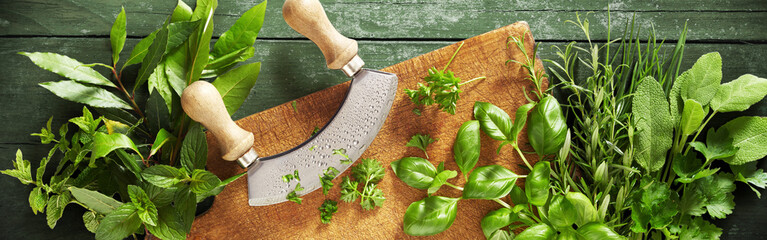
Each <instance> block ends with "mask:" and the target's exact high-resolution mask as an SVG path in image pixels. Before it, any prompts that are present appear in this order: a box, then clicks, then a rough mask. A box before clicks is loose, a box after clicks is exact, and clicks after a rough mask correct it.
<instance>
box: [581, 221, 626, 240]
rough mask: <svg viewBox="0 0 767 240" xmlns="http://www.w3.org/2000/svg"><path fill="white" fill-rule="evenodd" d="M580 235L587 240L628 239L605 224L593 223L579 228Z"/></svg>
mask: <svg viewBox="0 0 767 240" xmlns="http://www.w3.org/2000/svg"><path fill="white" fill-rule="evenodd" d="M578 235H579V236H580V237H582V238H583V239H586V240H606V239H614V240H620V239H626V237H623V236H621V235H620V234H618V233H616V232H615V231H613V229H612V228H610V227H608V226H607V225H605V224H604V223H600V222H592V223H588V224H586V225H583V226H581V227H579V228H578Z"/></svg>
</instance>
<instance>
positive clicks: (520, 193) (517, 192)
mask: <svg viewBox="0 0 767 240" xmlns="http://www.w3.org/2000/svg"><path fill="white" fill-rule="evenodd" d="M509 197H510V198H511V202H512V203H514V205H524V204H527V195H525V191H524V190H522V188H520V187H519V186H517V185H514V186H513V187H512V188H511V192H510V193H509Z"/></svg>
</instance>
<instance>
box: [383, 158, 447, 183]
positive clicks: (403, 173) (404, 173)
mask: <svg viewBox="0 0 767 240" xmlns="http://www.w3.org/2000/svg"><path fill="white" fill-rule="evenodd" d="M391 168H392V170H393V171H394V174H395V175H397V177H398V178H399V179H400V180H402V181H403V182H405V184H407V185H409V186H411V187H414V188H418V189H428V188H429V186H431V183H432V182H433V181H434V177H436V176H437V170H436V169H434V165H432V164H431V163H430V162H429V160H426V159H423V158H419V157H406V158H402V159H400V160H397V161H394V162H392V163H391Z"/></svg>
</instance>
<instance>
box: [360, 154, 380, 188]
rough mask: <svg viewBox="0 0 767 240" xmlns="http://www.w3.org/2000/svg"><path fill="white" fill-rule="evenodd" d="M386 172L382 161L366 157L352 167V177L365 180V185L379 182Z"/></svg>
mask: <svg viewBox="0 0 767 240" xmlns="http://www.w3.org/2000/svg"><path fill="white" fill-rule="evenodd" d="M385 174H386V173H385V172H384V168H383V165H381V162H379V161H378V160H375V159H372V158H364V159H362V162H360V164H357V165H355V166H354V167H352V177H354V179H356V180H357V181H360V182H361V181H365V185H367V184H371V183H378V182H379V181H381V179H383V177H384V175H385Z"/></svg>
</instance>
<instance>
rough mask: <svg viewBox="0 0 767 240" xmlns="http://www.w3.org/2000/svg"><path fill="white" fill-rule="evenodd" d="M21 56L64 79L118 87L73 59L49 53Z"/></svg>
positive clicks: (23, 53)
mask: <svg viewBox="0 0 767 240" xmlns="http://www.w3.org/2000/svg"><path fill="white" fill-rule="evenodd" d="M19 54H21V55H24V56H27V57H28V58H29V60H32V62H34V63H35V65H37V66H38V67H41V68H43V69H45V70H48V71H51V72H54V73H56V74H58V75H61V76H62V77H65V78H69V79H72V80H74V81H78V82H82V83H90V84H96V85H102V86H108V87H116V86H115V85H114V84H113V83H112V82H110V81H109V80H108V79H107V78H105V77H104V76H102V75H101V74H100V73H98V72H96V70H93V68H91V67H88V66H85V64H83V63H81V62H79V61H77V60H75V59H73V58H70V57H67V56H64V55H59V54H56V53H49V52H33V53H29V52H20V53H19Z"/></svg>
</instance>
